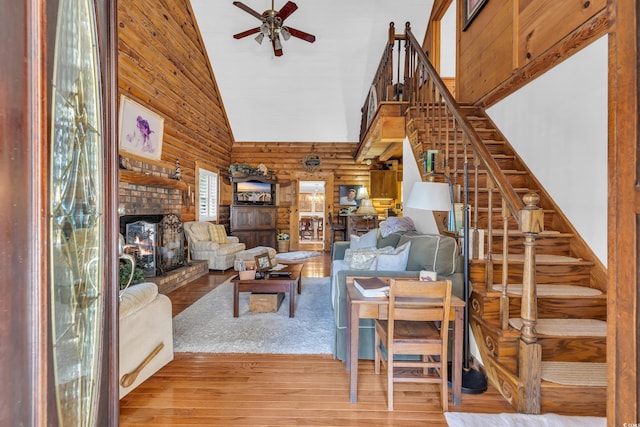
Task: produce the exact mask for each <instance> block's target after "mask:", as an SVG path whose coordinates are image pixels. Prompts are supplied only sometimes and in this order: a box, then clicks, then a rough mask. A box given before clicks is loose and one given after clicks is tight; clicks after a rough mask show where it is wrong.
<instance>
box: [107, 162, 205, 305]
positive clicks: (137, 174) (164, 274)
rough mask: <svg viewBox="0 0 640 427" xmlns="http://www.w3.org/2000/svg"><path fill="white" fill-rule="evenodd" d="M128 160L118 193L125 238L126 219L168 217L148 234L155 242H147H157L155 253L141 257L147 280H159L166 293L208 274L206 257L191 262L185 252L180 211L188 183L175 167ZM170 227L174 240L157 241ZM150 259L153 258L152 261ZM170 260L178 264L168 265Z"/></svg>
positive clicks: (159, 286) (156, 221) (133, 220)
mask: <svg viewBox="0 0 640 427" xmlns="http://www.w3.org/2000/svg"><path fill="white" fill-rule="evenodd" d="M126 163H127V169H125V170H121V173H120V183H119V197H118V201H119V206H118V212H119V213H120V233H121V234H122V235H123V236H125V241H126V234H127V230H126V223H130V222H135V221H136V220H144V221H145V222H149V223H154V224H161V223H162V221H163V219H166V218H168V219H169V220H168V221H166V220H165V224H164V225H162V227H163V229H162V230H159V231H158V230H157V228H159V227H160V226H158V227H156V228H155V230H154V231H152V233H153V236H146V237H151V238H152V239H153V244H152V245H147V246H155V247H154V248H153V249H152V251H154V252H155V253H154V254H153V255H151V254H145V257H144V258H142V257H140V258H139V259H140V262H141V263H142V264H143V269H144V270H145V278H146V279H145V280H148V281H150V282H154V283H156V284H157V285H158V290H159V291H160V292H161V293H164V294H166V293H169V292H171V291H173V290H175V289H177V288H179V287H181V286H183V285H185V284H186V283H188V282H190V281H192V280H195V279H196V278H198V277H201V276H203V275H206V274H207V273H208V271H209V270H208V266H207V263H206V261H193V262H188V260H186V259H185V256H184V252H185V251H184V248H185V245H186V242H185V241H184V232H183V231H182V226H181V224H182V222H181V218H180V213H181V212H182V203H183V197H184V193H185V190H186V188H187V186H186V184H184V183H182V182H181V181H178V180H175V179H173V176H174V170H173V169H169V168H165V167H162V166H158V165H153V164H148V163H145V162H142V161H140V160H133V159H131V160H128V161H127V162H126ZM182 187H184V189H183V188H182ZM190 193H191V194H193V193H192V192H190ZM176 222H179V223H180V225H179V226H178V225H175V223H176ZM172 224H173V225H172ZM167 227H169V230H168V232H169V233H170V234H171V238H172V242H171V243H169V244H168V245H167V244H163V245H161V244H158V245H156V243H161V242H160V239H161V234H162V232H163V231H164V230H165V229H166V228H167ZM174 227H179V228H180V230H179V231H176V230H173V231H171V229H172V228H174ZM180 232H181V234H180V235H181V236H182V237H180V238H179V240H180V241H177V240H178V237H176V236H177V235H176V233H180ZM140 234H141V235H145V234H149V232H148V230H140ZM127 243H130V242H127ZM158 252H160V253H158ZM167 258H170V260H167ZM151 260H153V265H150V262H151ZM167 263H169V264H171V263H176V264H179V265H170V266H167ZM156 264H157V265H156Z"/></svg>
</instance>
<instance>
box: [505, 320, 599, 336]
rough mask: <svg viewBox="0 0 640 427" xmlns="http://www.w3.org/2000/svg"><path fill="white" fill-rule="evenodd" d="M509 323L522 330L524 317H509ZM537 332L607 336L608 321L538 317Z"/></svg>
mask: <svg viewBox="0 0 640 427" xmlns="http://www.w3.org/2000/svg"><path fill="white" fill-rule="evenodd" d="M509 325H511V327H513V328H515V329H518V330H520V329H522V319H521V318H519V317H515V318H512V319H509ZM536 332H537V333H538V335H546V336H556V337H606V336H607V322H605V321H604V320H597V319H538V320H537V321H536Z"/></svg>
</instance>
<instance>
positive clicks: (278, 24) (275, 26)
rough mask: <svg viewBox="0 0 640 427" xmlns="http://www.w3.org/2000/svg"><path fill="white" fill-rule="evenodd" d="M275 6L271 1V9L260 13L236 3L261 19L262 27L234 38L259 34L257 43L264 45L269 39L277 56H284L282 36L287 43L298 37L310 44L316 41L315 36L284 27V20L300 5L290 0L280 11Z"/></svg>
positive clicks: (272, 0)
mask: <svg viewBox="0 0 640 427" xmlns="http://www.w3.org/2000/svg"><path fill="white" fill-rule="evenodd" d="M274 4H275V1H274V0H271V9H269V10H265V11H264V12H262V13H259V12H257V11H256V10H254V9H252V8H250V7H249V6H247V5H246V4H244V3H242V2H240V1H234V2H233V5H234V6H237V7H239V8H240V9H242V10H244V11H245V12H247V13H249V14H250V15H252V16H253V17H255V18H257V19H259V20H260V26H259V27H257V28H251V29H249V30H246V31H243V32H241V33H238V34H234V35H233V38H235V39H241V38H243V37H247V36H249V35H251V34H256V33H259V34H258V35H257V36H256V37H255V41H256V43H258V44H262V41H263V40H264V38H265V37H268V38H269V41H270V42H271V43H270V44H271V45H273V53H274V54H275V56H282V40H280V36H282V39H284V40H285V41H287V40H289V39H290V38H291V37H296V38H298V39H300V40H304V41H306V42H309V43H313V42H315V41H316V37H315V36H314V35H313V34H308V33H305V32H304V31H300V30H297V29H295V28H288V27H285V26H284V20H285V19H287V18H288V17H289V16H290V15H291V14H292V13H293V12H295V11H296V10H297V9H298V5H296V4H295V3H294V2H292V1H290V0H289V1H287V2H286V3H285V4H284V6H282V7H281V8H280V10H276V9H275V5H274Z"/></svg>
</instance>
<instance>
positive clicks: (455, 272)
mask: <svg viewBox="0 0 640 427" xmlns="http://www.w3.org/2000/svg"><path fill="white" fill-rule="evenodd" d="M407 242H411V246H410V248H409V257H408V260H407V266H406V269H405V270H404V271H388V270H382V271H380V270H361V269H359V270H355V269H352V268H351V265H352V264H351V265H350V263H349V262H346V261H345V260H344V259H345V254H346V253H347V249H349V247H350V242H348V241H344V242H335V243H334V247H333V258H332V262H331V305H332V307H333V312H334V320H335V344H334V348H333V356H334V358H337V359H340V360H343V361H344V360H345V359H346V349H347V321H348V319H347V298H346V278H347V276H377V277H408V278H418V276H419V274H420V270H430V271H436V272H437V273H438V278H439V279H442V280H451V281H452V283H453V289H452V293H453V294H454V295H456V296H458V297H459V298H463V260H462V256H461V255H460V251H459V248H458V245H457V241H456V239H454V238H453V237H450V236H444V235H439V234H420V233H417V232H397V233H391V234H390V235H388V236H386V237H384V238H383V237H381V236H380V235H378V238H377V242H376V247H377V248H384V247H388V246H392V247H394V248H397V247H400V246H402V245H403V244H405V243H407ZM373 343H374V330H373V320H372V319H361V320H360V328H359V346H358V354H359V358H360V359H373V358H374V344H373Z"/></svg>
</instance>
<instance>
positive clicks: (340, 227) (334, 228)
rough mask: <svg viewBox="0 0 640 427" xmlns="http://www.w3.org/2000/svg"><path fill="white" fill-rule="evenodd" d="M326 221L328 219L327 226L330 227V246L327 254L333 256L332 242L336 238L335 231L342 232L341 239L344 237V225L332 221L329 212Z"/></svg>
mask: <svg viewBox="0 0 640 427" xmlns="http://www.w3.org/2000/svg"><path fill="white" fill-rule="evenodd" d="M327 221H329V227H331V247H330V248H329V255H331V256H333V243H334V242H335V240H336V233H342V236H341V237H342V240H345V238H346V231H345V226H344V225H342V224H337V223H334V222H333V215H332V214H331V212H329V213H328V214H327Z"/></svg>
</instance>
